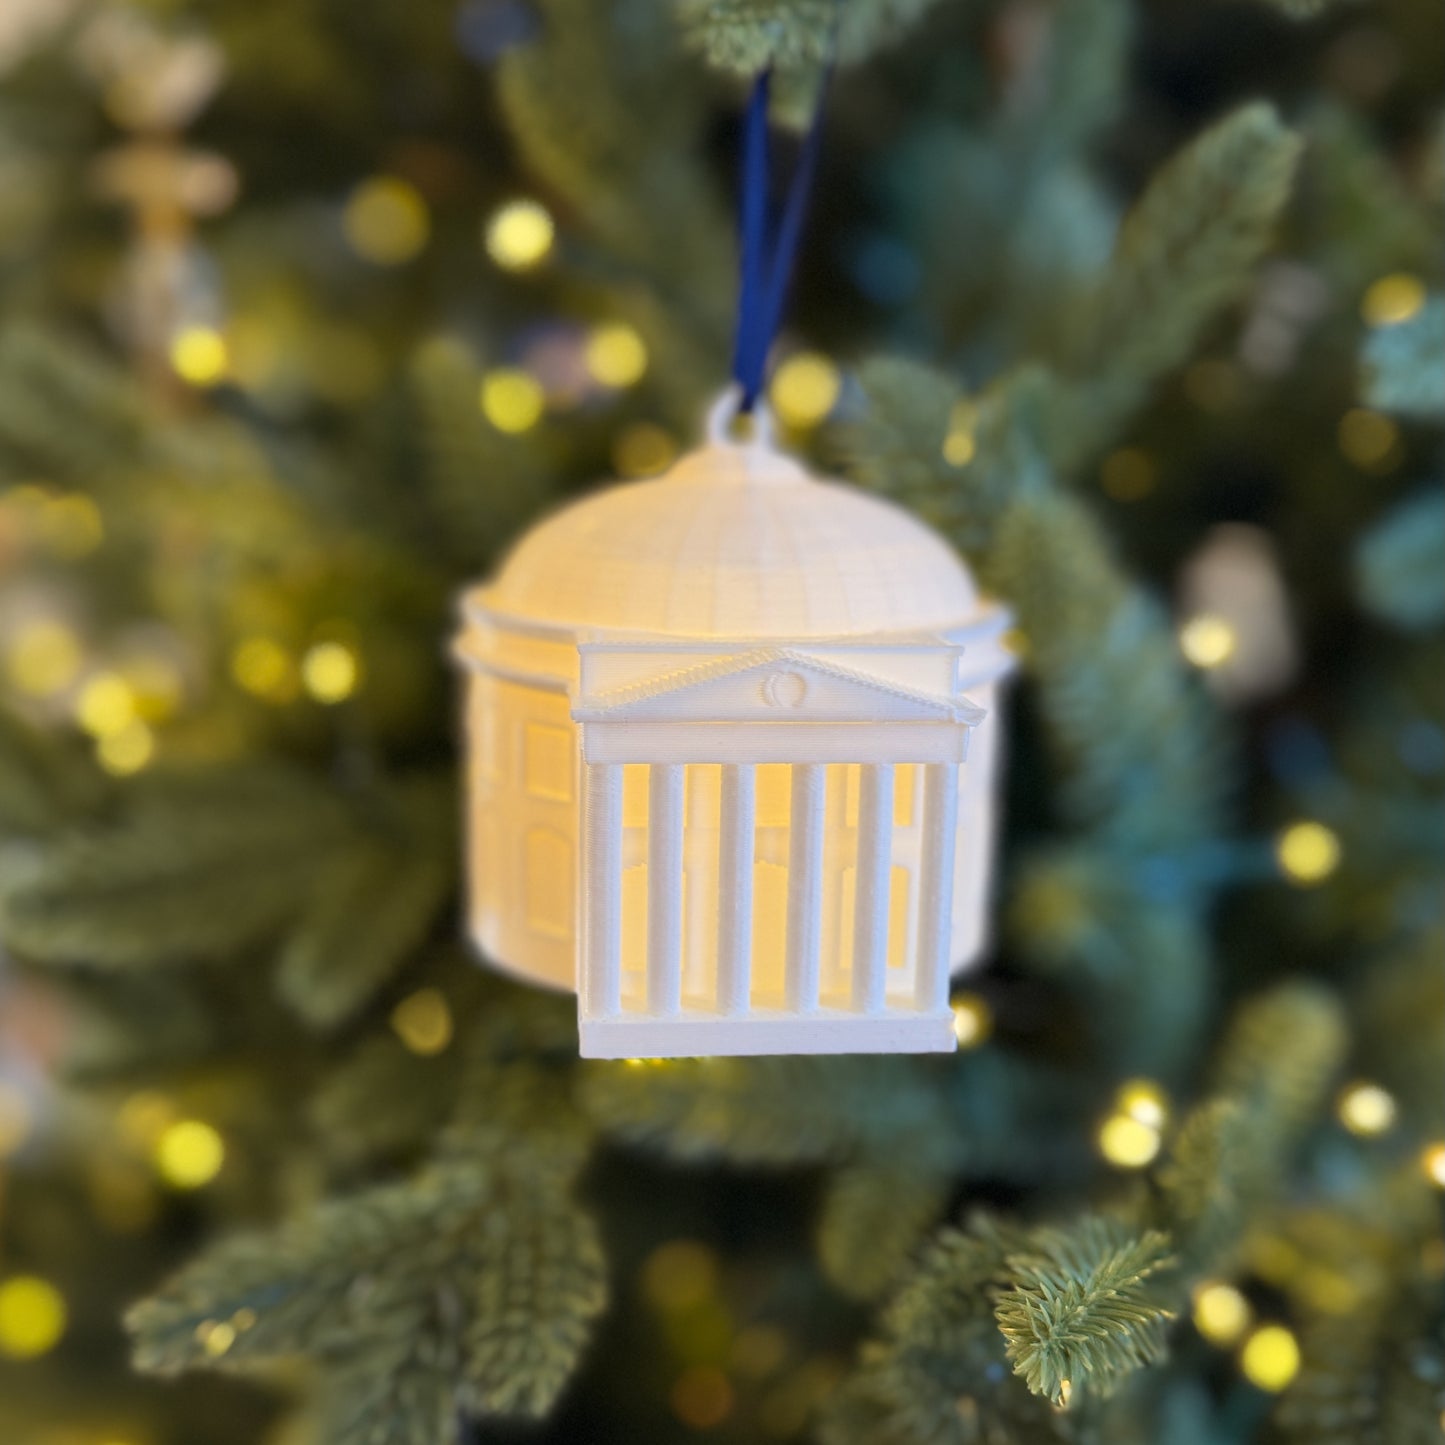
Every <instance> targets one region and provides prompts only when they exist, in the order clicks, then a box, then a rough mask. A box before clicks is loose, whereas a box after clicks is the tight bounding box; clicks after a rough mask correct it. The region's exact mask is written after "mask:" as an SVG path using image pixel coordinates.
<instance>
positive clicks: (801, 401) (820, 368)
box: [768, 351, 842, 428]
mask: <svg viewBox="0 0 1445 1445" xmlns="http://www.w3.org/2000/svg"><path fill="white" fill-rule="evenodd" d="M841 388H842V379H841V378H840V377H839V375H838V368H837V367H836V366H834V365H833V363H832V362H831V361H829V360H828V358H827V357H826V356H820V355H818V353H817V352H816V351H799V352H797V353H796V354H795V355H793V356H790V357H789V358H788V359H787V360H786V361H785V362H784V363H783V364H782V365H781V366H780V367H779V368H778V369H777V371H776V373H775V374H774V376H773V383H772V385H771V386H770V387H769V388H768V396H769V398H770V399H771V401H772V403H773V410H774V411H776V412H777V414H778V415H779V416H780V417H781V418H782V419H783V421H785V422H786V423H787V424H788V425H789V426H794V427H800V428H807V427H815V426H817V425H818V423H819V422H820V421H822V420H823V418H824V417H826V416H827V415H828V413H829V412H830V411H832V410H833V407H834V405H835V404H836V403H837V400H838V392H839V391H840V389H841Z"/></svg>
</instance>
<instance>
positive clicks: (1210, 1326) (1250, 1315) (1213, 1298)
mask: <svg viewBox="0 0 1445 1445" xmlns="http://www.w3.org/2000/svg"><path fill="white" fill-rule="evenodd" d="M1253 1321H1254V1310H1253V1309H1252V1308H1251V1307H1250V1303H1249V1301H1248V1300H1247V1299H1245V1297H1244V1296H1243V1295H1242V1294H1241V1293H1240V1292H1239V1291H1238V1290H1237V1289H1235V1287H1234V1286H1233V1285H1232V1284H1224V1283H1222V1282H1220V1281H1214V1282H1206V1283H1204V1284H1201V1285H1199V1286H1197V1287H1196V1288H1195V1290H1194V1328H1195V1329H1196V1330H1198V1331H1199V1333H1200V1334H1201V1335H1203V1336H1204V1338H1205V1339H1206V1340H1208V1341H1209V1343H1210V1344H1211V1345H1219V1346H1220V1347H1221V1348H1224V1347H1227V1346H1229V1345H1233V1344H1237V1343H1238V1342H1239V1341H1240V1340H1242V1339H1243V1338H1244V1332H1245V1331H1246V1330H1247V1329H1248V1328H1249V1327H1250V1325H1251V1324H1252V1323H1253Z"/></svg>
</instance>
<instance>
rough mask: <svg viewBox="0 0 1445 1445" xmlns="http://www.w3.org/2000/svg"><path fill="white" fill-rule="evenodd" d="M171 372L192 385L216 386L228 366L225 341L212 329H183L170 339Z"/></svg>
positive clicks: (228, 354)
mask: <svg viewBox="0 0 1445 1445" xmlns="http://www.w3.org/2000/svg"><path fill="white" fill-rule="evenodd" d="M170 359H171V370H172V371H174V372H175V374H176V375H177V376H179V377H180V379H181V380H182V381H184V382H188V383H189V384H190V385H191V386H215V385H216V384H217V383H218V382H221V381H224V380H225V377H226V372H227V369H228V367H229V365H230V353H229V352H228V350H227V348H226V338H225V337H224V336H222V335H221V333H220V332H219V331H217V330H216V329H215V327H213V326H186V327H183V328H182V329H181V330H180V331H177V332H176V334H175V335H174V336H173V337H171V345H170Z"/></svg>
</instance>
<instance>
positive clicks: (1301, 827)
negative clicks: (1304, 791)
mask: <svg viewBox="0 0 1445 1445" xmlns="http://www.w3.org/2000/svg"><path fill="white" fill-rule="evenodd" d="M1274 855H1275V858H1276V860H1277V861H1278V863H1279V866H1280V870H1281V871H1282V872H1283V873H1284V875H1285V876H1286V877H1287V878H1288V879H1289V880H1290V882H1291V883H1295V884H1297V885H1299V886H1300V887H1302V888H1310V887H1313V886H1314V885H1315V884H1317V883H1323V882H1324V880H1325V879H1326V878H1328V877H1329V876H1330V874H1331V873H1333V872H1334V871H1335V869H1336V868H1338V867H1339V865H1340V840H1339V838H1338V837H1337V836H1336V835H1335V833H1334V831H1333V830H1332V829H1330V828H1327V827H1325V825H1324V824H1323V823H1316V822H1314V821H1312V820H1309V819H1306V820H1305V821H1303V822H1299V823H1291V824H1290V826H1289V827H1288V828H1286V829H1285V830H1284V831H1283V832H1282V833H1281V834H1280V835H1279V837H1278V838H1276V839H1275V845H1274Z"/></svg>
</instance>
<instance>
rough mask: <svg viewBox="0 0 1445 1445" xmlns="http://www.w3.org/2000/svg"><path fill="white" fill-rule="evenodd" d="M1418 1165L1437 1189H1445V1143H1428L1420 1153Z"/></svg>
mask: <svg viewBox="0 0 1445 1445" xmlns="http://www.w3.org/2000/svg"><path fill="white" fill-rule="evenodd" d="M1420 1167H1421V1168H1422V1169H1423V1170H1424V1171H1425V1177H1426V1178H1427V1179H1428V1180H1429V1181H1430V1182H1431V1183H1432V1184H1433V1185H1434V1186H1435V1187H1436V1188H1437V1189H1445V1143H1442V1144H1431V1145H1429V1146H1428V1147H1427V1148H1426V1150H1425V1152H1424V1153H1423V1154H1421V1155H1420Z"/></svg>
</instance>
